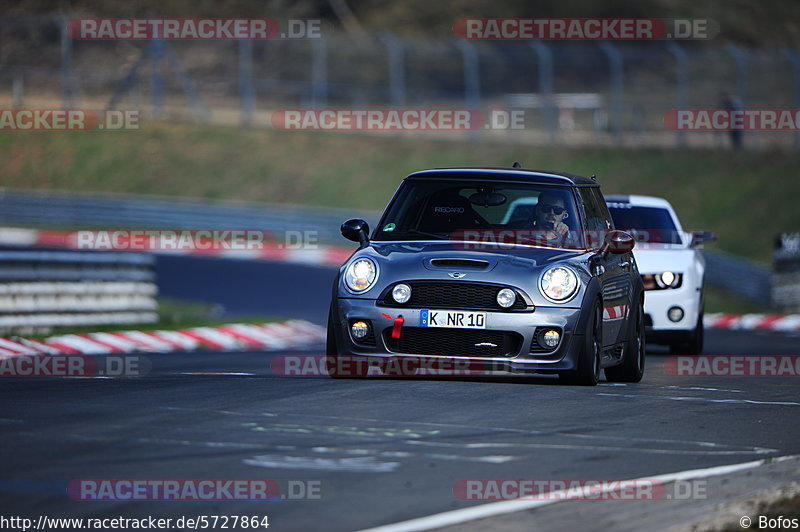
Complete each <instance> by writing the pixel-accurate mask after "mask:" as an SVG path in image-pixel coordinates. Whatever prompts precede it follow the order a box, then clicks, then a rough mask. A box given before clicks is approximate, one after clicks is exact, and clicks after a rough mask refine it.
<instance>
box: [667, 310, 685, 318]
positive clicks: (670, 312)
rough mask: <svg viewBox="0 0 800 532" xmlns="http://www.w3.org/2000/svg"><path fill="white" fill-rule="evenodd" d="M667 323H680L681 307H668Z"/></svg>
mask: <svg viewBox="0 0 800 532" xmlns="http://www.w3.org/2000/svg"><path fill="white" fill-rule="evenodd" d="M667 317H668V318H669V321H681V320H682V319H683V309H682V308H681V307H670V309H669V310H668V311H667Z"/></svg>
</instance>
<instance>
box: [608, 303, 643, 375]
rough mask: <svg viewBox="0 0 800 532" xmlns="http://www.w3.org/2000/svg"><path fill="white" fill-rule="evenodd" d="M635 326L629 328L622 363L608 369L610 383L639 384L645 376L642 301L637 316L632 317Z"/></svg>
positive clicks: (637, 309) (637, 308) (637, 307)
mask: <svg viewBox="0 0 800 532" xmlns="http://www.w3.org/2000/svg"><path fill="white" fill-rule="evenodd" d="M631 318H632V320H631V321H632V322H633V326H632V327H629V328H628V338H627V339H626V341H625V346H624V347H623V353H622V363H621V364H620V365H618V366H613V367H610V368H606V379H607V380H608V381H609V382H639V381H641V380H642V377H643V376H644V365H645V358H646V357H645V353H646V346H645V341H644V305H643V303H642V302H641V301H640V302H639V304H638V305H637V306H636V314H635V315H634V316H631Z"/></svg>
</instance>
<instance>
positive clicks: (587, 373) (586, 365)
mask: <svg viewBox="0 0 800 532" xmlns="http://www.w3.org/2000/svg"><path fill="white" fill-rule="evenodd" d="M602 357H603V313H602V311H601V309H600V302H599V301H598V302H596V303H595V305H594V309H593V310H592V317H591V318H590V319H588V320H586V332H585V333H584V341H583V346H582V347H581V352H580V354H579V355H578V369H576V370H574V371H565V372H562V373H559V379H560V380H563V381H565V382H566V383H568V384H577V385H579V386H596V385H597V383H598V382H599V381H600V372H601V371H602V367H601V366H602Z"/></svg>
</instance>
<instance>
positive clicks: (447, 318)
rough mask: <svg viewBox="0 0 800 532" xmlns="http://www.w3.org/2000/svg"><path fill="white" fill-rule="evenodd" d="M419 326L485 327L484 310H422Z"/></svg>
mask: <svg viewBox="0 0 800 532" xmlns="http://www.w3.org/2000/svg"><path fill="white" fill-rule="evenodd" d="M419 326H420V327H448V328H451V329H453V328H454V329H485V328H486V313H485V312H461V311H457V310H423V311H420V315H419Z"/></svg>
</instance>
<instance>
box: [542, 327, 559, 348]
mask: <svg viewBox="0 0 800 532" xmlns="http://www.w3.org/2000/svg"><path fill="white" fill-rule="evenodd" d="M542 340H543V341H544V345H546V346H547V347H556V346H557V345H558V342H560V341H561V334H559V332H558V331H554V330H553V329H550V330H549V331H545V333H544V334H543V335H542Z"/></svg>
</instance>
